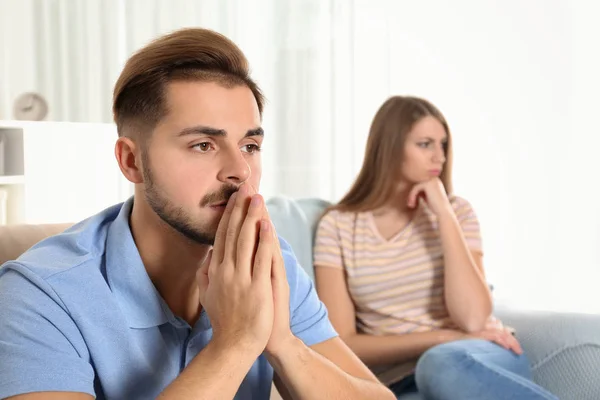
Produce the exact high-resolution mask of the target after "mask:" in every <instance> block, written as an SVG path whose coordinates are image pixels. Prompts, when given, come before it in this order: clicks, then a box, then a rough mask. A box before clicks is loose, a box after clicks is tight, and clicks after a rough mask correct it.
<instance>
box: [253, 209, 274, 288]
mask: <svg viewBox="0 0 600 400" xmlns="http://www.w3.org/2000/svg"><path fill="white" fill-rule="evenodd" d="M271 231H272V229H271V222H270V221H268V220H266V219H264V218H263V219H262V220H261V221H260V229H259V235H258V248H257V250H256V255H255V257H254V268H253V270H252V277H253V279H255V280H263V279H265V280H270V279H271V265H272V262H273V247H274V245H273V234H272V232H271Z"/></svg>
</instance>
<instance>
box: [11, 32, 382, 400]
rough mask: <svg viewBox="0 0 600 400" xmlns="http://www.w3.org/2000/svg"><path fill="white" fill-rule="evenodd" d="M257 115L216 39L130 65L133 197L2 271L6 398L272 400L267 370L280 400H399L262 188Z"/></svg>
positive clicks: (126, 84) (232, 59)
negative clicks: (364, 354)
mask: <svg viewBox="0 0 600 400" xmlns="http://www.w3.org/2000/svg"><path fill="white" fill-rule="evenodd" d="M262 110H263V97H262V94H261V92H260V90H259V88H258V87H257V85H256V84H255V83H254V82H253V81H252V80H251V78H250V76H249V72H248V65H247V60H246V59H245V57H244V55H243V54H242V53H241V51H240V50H239V49H238V48H237V47H236V45H235V44H234V43H232V42H231V41H230V40H228V39H227V38H225V37H223V36H221V35H219V34H217V33H214V32H211V31H208V30H203V29H187V30H181V31H177V32H175V33H172V34H170V35H167V36H164V37H162V38H159V39H157V40H156V41H154V42H152V43H150V44H149V45H148V46H146V47H145V48H143V49H141V50H140V51H139V52H138V53H136V54H135V55H133V56H132V57H131V58H130V59H129V60H128V62H127V64H126V65H125V68H124V70H123V72H122V74H121V76H120V78H119V79H118V81H117V84H116V87H115V91H114V104H113V111H114V117H115V122H116V124H117V128H118V132H119V138H118V140H117V143H116V145H115V155H116V158H117V161H118V163H119V167H120V168H121V171H122V172H123V174H124V175H125V177H127V179H128V180H130V181H131V182H133V183H134V184H135V194H134V197H133V198H132V199H130V200H129V201H127V202H125V203H124V204H120V205H116V206H114V207H112V208H109V209H107V210H105V211H103V212H101V213H100V214H98V215H96V216H93V217H91V218H89V219H87V220H85V221H83V222H81V223H79V224H77V225H76V226H74V227H73V228H71V229H69V230H68V231H66V232H65V233H63V234H60V235H58V236H55V237H52V238H49V239H47V240H45V241H43V242H41V243H40V244H38V245H36V246H34V248H32V249H31V250H29V251H28V252H27V253H25V254H24V255H23V256H22V257H20V258H19V259H18V260H16V261H14V262H9V263H7V264H5V265H4V267H3V268H2V269H1V270H0V324H1V326H2V329H1V330H0V398H11V399H23V400H35V399H49V400H51V399H73V400H75V399H82V400H83V399H89V398H91V397H93V396H96V397H97V398H100V399H102V398H106V399H151V398H160V399H178V400H182V399H227V398H229V399H231V398H234V397H235V398H236V399H268V397H269V392H270V386H271V382H272V381H273V380H274V381H275V384H276V386H277V388H278V390H279V391H280V393H282V396H283V397H284V398H285V399H352V398H361V399H386V398H394V397H393V395H392V394H391V392H389V391H388V390H387V389H386V388H385V387H384V386H383V385H381V384H380V383H379V382H378V381H377V380H376V378H375V377H374V376H373V375H372V374H371V373H370V372H369V370H368V369H367V368H366V367H365V366H364V365H363V364H362V363H361V362H360V361H359V360H358V358H357V357H355V356H354V355H353V353H352V352H351V351H350V350H349V349H348V348H347V347H346V346H345V345H344V344H343V342H342V341H341V340H340V339H339V338H338V337H337V335H336V333H335V332H334V330H333V328H332V327H331V325H330V323H329V321H328V318H327V312H326V310H325V308H324V306H323V305H322V303H321V302H320V301H319V300H318V298H317V296H316V294H315V291H314V289H313V286H312V284H311V282H310V280H309V278H308V277H307V276H306V274H304V273H303V271H302V269H301V268H300V267H299V266H298V265H297V262H296V260H295V258H294V255H293V253H292V250H291V249H290V247H289V245H287V244H286V243H285V242H284V241H281V242H280V241H279V240H278V239H277V237H276V235H275V233H274V229H273V226H272V224H271V222H270V220H269V216H268V214H267V212H266V208H265V205H264V200H263V199H262V197H261V196H260V195H259V194H256V188H258V185H259V181H260V176H261V163H260V146H261V143H262V140H263V130H262V129H261V127H260V125H261V116H262ZM81 151H93V149H82V150H81ZM74 167H75V168H76V166H74ZM213 245H214V247H213ZM280 246H281V248H280ZM10 396H14V397H10Z"/></svg>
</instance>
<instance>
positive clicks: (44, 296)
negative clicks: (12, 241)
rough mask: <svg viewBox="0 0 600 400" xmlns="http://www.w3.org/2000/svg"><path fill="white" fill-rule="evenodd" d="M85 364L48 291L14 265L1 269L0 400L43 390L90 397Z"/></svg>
mask: <svg viewBox="0 0 600 400" xmlns="http://www.w3.org/2000/svg"><path fill="white" fill-rule="evenodd" d="M89 359H90V358H89V353H88V350H87V347H86V345H85V342H84V340H83V337H82V335H81V333H80V332H79V330H78V328H77V326H76V325H75V323H74V321H73V320H72V319H71V318H70V316H69V313H68V310H66V307H65V306H64V304H63V303H62V302H61V300H60V298H59V297H58V296H57V295H56V293H55V292H54V291H53V290H52V287H50V285H48V284H47V283H46V281H45V280H43V279H42V278H40V277H39V276H38V275H36V274H34V273H32V272H31V271H30V270H29V269H28V268H26V267H25V266H23V265H21V264H19V263H17V262H13V263H9V264H5V265H4V266H3V267H2V268H0V398H2V399H3V398H6V397H10V396H15V395H19V394H24V393H30V392H46V391H66V392H83V393H88V394H90V395H92V396H95V394H94V370H93V368H92V366H91V364H90V362H89Z"/></svg>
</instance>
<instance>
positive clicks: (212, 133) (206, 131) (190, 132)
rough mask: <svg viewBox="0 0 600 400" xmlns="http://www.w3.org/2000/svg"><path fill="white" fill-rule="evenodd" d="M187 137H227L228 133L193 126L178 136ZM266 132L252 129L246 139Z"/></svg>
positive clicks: (260, 129)
mask: <svg viewBox="0 0 600 400" xmlns="http://www.w3.org/2000/svg"><path fill="white" fill-rule="evenodd" d="M186 135H209V136H227V131H225V130H224V129H217V128H211V127H210V126H192V127H190V128H185V129H183V130H182V131H180V132H179V133H178V134H177V136H180V137H181V136H186ZM264 135H265V131H264V130H263V128H260V127H259V128H256V129H250V130H248V132H246V135H244V137H251V136H264Z"/></svg>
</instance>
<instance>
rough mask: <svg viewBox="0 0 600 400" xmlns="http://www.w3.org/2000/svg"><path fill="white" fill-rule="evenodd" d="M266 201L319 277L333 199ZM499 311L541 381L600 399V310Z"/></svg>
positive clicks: (563, 392)
mask: <svg viewBox="0 0 600 400" xmlns="http://www.w3.org/2000/svg"><path fill="white" fill-rule="evenodd" d="M267 205H268V208H269V213H270V215H271V218H272V219H273V222H274V224H275V227H276V229H277V233H278V234H279V235H280V236H282V237H283V238H285V239H286V240H287V241H288V242H289V243H290V245H291V246H292V248H293V249H294V252H295V253H296V256H297V257H298V260H299V262H300V264H301V265H302V266H303V268H304V269H305V270H306V272H307V273H308V274H309V275H310V276H311V277H314V273H313V268H312V265H313V263H312V244H313V239H314V234H315V230H316V227H317V223H318V221H319V218H320V216H321V215H322V213H323V211H324V210H325V208H326V207H327V206H329V203H327V202H326V201H324V200H321V199H290V198H285V197H274V198H271V199H270V200H269V201H268V202H267ZM533 295H535V288H534V287H532V296H533ZM495 314H496V315H497V316H498V317H499V318H500V319H501V320H503V321H504V322H505V323H506V324H507V325H510V326H512V327H515V328H516V330H517V332H518V338H519V341H520V342H521V344H522V346H523V348H524V350H525V352H526V354H527V356H528V357H529V359H530V361H531V364H532V368H533V375H534V380H535V381H536V382H537V383H538V384H539V385H541V386H543V387H545V388H546V389H548V390H549V391H551V392H552V393H554V394H556V395H557V396H558V397H559V398H560V399H563V400H570V399H572V400H587V399H590V400H598V399H600V315H583V314H561V313H550V312H536V311H526V310H515V309H509V308H504V307H502V306H501V305H498V306H497V307H496V312H495Z"/></svg>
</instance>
